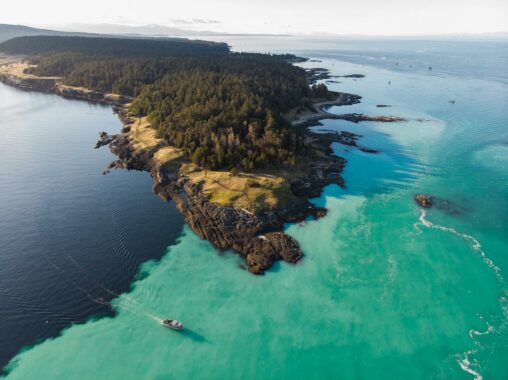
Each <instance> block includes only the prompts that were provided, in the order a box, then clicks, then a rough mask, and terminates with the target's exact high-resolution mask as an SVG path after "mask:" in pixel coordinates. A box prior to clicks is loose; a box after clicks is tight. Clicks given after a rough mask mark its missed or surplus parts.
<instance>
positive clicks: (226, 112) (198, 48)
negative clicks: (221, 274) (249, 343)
mask: <svg viewBox="0 0 508 380" xmlns="http://www.w3.org/2000/svg"><path fill="white" fill-rule="evenodd" d="M0 53H1V54H3V56H2V57H0V80H1V81H2V82H4V83H7V84H10V85H14V86H17V87H20V88H25V89H29V90H38V91H46V92H52V93H57V94H59V95H62V96H65V97H70V98H76V99H83V100H87V101H92V102H100V103H107V104H111V105H113V107H114V109H115V111H116V112H117V113H118V114H119V116H120V118H121V120H122V121H123V123H124V127H123V129H122V131H121V132H120V133H118V134H116V135H107V134H106V133H101V134H100V139H99V141H98V143H97V147H100V146H102V145H109V147H110V149H111V151H112V152H113V153H115V154H116V155H117V156H118V160H116V161H114V162H112V163H111V164H110V165H109V166H108V167H107V169H106V170H105V173H107V172H108V171H109V170H110V169H112V168H127V169H136V170H146V171H149V172H150V173H151V176H152V179H153V189H154V191H155V192H156V193H157V194H158V195H159V196H161V198H163V199H165V200H170V199H172V200H174V201H175V203H176V205H177V207H178V209H179V210H180V211H181V212H182V213H183V215H184V216H185V219H186V221H187V222H188V223H189V225H190V226H191V228H192V229H193V230H194V231H195V232H196V233H197V234H198V235H199V236H200V237H202V238H204V239H208V240H209V241H210V242H211V243H212V244H214V245H215V246H216V247H217V248H219V249H233V250H234V251H236V252H238V253H239V254H240V255H242V256H243V257H244V258H245V260H246V267H247V269H248V270H249V271H251V272H252V273H255V274H262V273H263V272H264V271H265V270H266V269H268V268H269V267H270V266H271V264H272V263H273V262H274V261H276V260H280V259H283V260H285V261H287V262H296V261H298V260H299V259H300V257H301V256H302V252H301V250H300V247H299V245H298V243H297V242H296V241H295V240H294V239H293V238H291V237H290V236H288V235H286V234H285V233H284V232H283V225H284V223H286V222H296V221H303V220H305V219H306V218H307V217H309V216H312V217H320V216H322V215H324V214H325V213H326V210H324V209H321V208H317V207H315V206H313V205H312V204H311V203H310V202H309V198H311V197H316V196H319V194H320V193H321V190H322V189H323V187H324V186H326V185H328V184H331V183H335V184H338V185H339V186H343V185H344V181H343V179H342V177H341V176H340V173H341V171H342V168H343V166H344V165H345V160H344V159H343V158H340V157H337V156H335V155H332V150H331V148H330V144H331V143H332V142H334V141H335V142H339V143H343V144H347V145H351V146H355V145H356V137H357V136H355V135H353V134H350V133H349V134H348V133H345V132H343V133H320V134H317V133H312V132H311V131H309V130H308V124H309V123H308V122H306V121H312V122H315V120H317V119H319V118H320V117H325V116H326V115H327V114H326V112H325V111H323V110H322V109H321V107H323V106H325V105H333V104H337V105H341V104H353V103H357V102H359V99H360V97H359V96H356V95H351V94H344V93H337V92H333V91H329V90H328V88H327V87H326V85H325V84H322V83H320V84H316V83H315V82H316V79H319V78H322V77H323V73H322V72H321V71H319V70H318V71H307V70H304V69H302V68H300V67H298V66H295V65H294V64H293V63H294V62H298V61H301V60H302V59H301V58H298V57H295V56H293V55H269V54H252V53H234V52H231V51H230V49H229V47H228V45H227V44H224V43H215V42H208V41H199V40H186V39H126V38H121V39H120V38H90V37H58V36H31V37H18V38H14V39H11V40H8V41H5V42H3V43H1V44H0ZM316 73H317V75H316ZM360 116H361V115H360ZM348 117H349V119H351V120H352V121H355V119H354V118H355V117H356V118H358V117H359V115H353V116H351V115H349V116H348V115H344V118H348ZM356 121H358V120H356ZM387 121H392V120H387Z"/></svg>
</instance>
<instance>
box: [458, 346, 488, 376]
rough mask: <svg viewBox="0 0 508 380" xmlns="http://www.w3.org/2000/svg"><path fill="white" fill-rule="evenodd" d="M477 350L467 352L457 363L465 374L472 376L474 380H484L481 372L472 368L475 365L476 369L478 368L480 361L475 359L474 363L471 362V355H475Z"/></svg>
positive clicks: (460, 356)
mask: <svg viewBox="0 0 508 380" xmlns="http://www.w3.org/2000/svg"><path fill="white" fill-rule="evenodd" d="M475 353H476V350H469V351H467V352H465V353H464V354H462V355H459V356H457V363H458V364H459V366H460V368H462V369H463V370H464V371H465V372H467V373H469V374H471V375H473V376H474V380H482V379H483V376H482V374H481V373H480V372H478V371H477V370H475V369H473V368H471V365H474V366H475V367H478V360H476V359H473V361H472V363H471V361H470V360H469V355H471V354H475Z"/></svg>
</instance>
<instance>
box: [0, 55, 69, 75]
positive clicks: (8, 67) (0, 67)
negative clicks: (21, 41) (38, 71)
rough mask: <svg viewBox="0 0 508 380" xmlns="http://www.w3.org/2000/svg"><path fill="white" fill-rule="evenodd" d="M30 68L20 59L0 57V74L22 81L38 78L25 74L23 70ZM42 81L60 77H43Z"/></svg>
mask: <svg viewBox="0 0 508 380" xmlns="http://www.w3.org/2000/svg"><path fill="white" fill-rule="evenodd" d="M29 67H31V66H30V65H29V64H28V63H27V62H25V61H23V58H22V57H17V56H0V74H7V75H14V76H16V77H18V78H22V79H30V78H40V77H37V76H35V75H32V74H25V72H24V71H25V69H28V68H29ZM43 78H44V79H60V77H43Z"/></svg>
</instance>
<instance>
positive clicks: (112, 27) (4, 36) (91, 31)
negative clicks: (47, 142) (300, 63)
mask: <svg viewBox="0 0 508 380" xmlns="http://www.w3.org/2000/svg"><path fill="white" fill-rule="evenodd" d="M57 29H58V30H57ZM35 35H46V36H89V37H97V36H104V35H106V36H116V37H119V36H122V37H206V36H290V35H288V34H242V33H221V32H213V31H208V30H199V31H198V30H188V29H183V28H177V27H172V26H165V25H158V24H150V25H138V26H133V25H120V24H85V23H79V24H70V25H67V26H62V27H58V28H57V27H55V28H54V29H40V28H34V27H29V26H24V25H9V24H0V42H2V41H6V40H8V39H11V38H14V37H21V36H35ZM295 36H297V35H295ZM300 37H324V38H346V39H351V40H354V39H378V38H380V39H404V40H408V39H409V40H421V39H450V40H453V39H508V33H506V32H499V33H482V34H446V35H422V36H371V35H359V34H351V35H334V34H323V33H321V34H308V35H304V36H303V35H301V36H300Z"/></svg>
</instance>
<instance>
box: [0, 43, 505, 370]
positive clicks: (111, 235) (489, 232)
mask: <svg viewBox="0 0 508 380" xmlns="http://www.w3.org/2000/svg"><path fill="white" fill-rule="evenodd" d="M229 42H230V43H232V45H233V46H234V47H236V48H237V49H240V50H257V51H267V50H270V51H292V52H296V53H301V54H304V55H306V56H310V57H312V58H314V59H319V60H321V62H319V63H317V62H308V63H305V64H304V65H306V66H310V65H319V66H324V67H328V68H329V69H330V70H331V71H332V73H334V74H337V75H344V74H351V73H362V74H365V75H366V77H365V78H363V79H358V80H355V79H348V78H336V80H337V81H339V82H341V83H329V85H330V87H332V88H333V89H337V90H342V91H348V92H352V93H357V94H360V95H362V96H363V99H362V103H361V104H358V105H354V106H350V107H343V108H338V107H334V108H332V109H330V111H331V112H365V113H369V114H393V115H398V116H404V117H406V118H407V119H408V121H407V122H402V123H387V124H380V123H360V124H353V123H349V122H346V121H338V120H324V121H323V123H322V125H321V126H317V127H315V129H316V130H317V131H319V130H322V129H328V130H329V129H335V130H349V131H352V132H355V133H358V134H361V135H362V138H361V139H360V141H359V143H360V144H362V145H364V146H366V147H369V148H375V149H378V150H379V153H377V154H368V153H363V152H361V151H359V150H356V149H351V148H349V147H348V148H346V147H343V146H340V145H336V146H334V147H333V148H334V150H335V152H336V153H337V154H340V155H343V156H344V157H346V158H347V160H348V166H347V167H346V170H345V172H344V175H345V178H346V182H347V188H346V189H340V188H338V187H336V186H329V187H327V188H326V190H325V191H324V193H323V194H322V196H321V197H320V198H318V199H315V203H316V204H319V205H324V206H326V207H327V208H328V209H329V210H330V212H329V214H328V215H327V216H326V217H325V218H322V219H320V220H318V221H312V222H306V223H302V224H296V225H288V226H287V231H288V233H290V234H291V235H292V236H294V237H295V238H296V239H297V240H298V241H299V242H300V244H301V245H302V247H303V249H304V251H305V257H304V259H303V260H302V261H301V263H299V264H298V265H296V266H292V265H287V264H284V263H282V264H278V265H276V266H275V267H274V268H273V269H272V270H271V271H269V272H268V273H267V275H266V276H264V277H256V276H252V275H250V274H249V273H247V272H246V271H244V270H242V269H241V268H240V265H239V264H240V262H241V261H240V259H239V258H238V257H237V256H235V255H233V254H229V253H225V254H217V252H216V251H215V250H214V249H213V247H212V246H211V245H210V244H209V243H207V242H206V241H201V240H200V239H198V238H197V237H196V236H195V234H193V233H192V231H190V230H189V229H188V228H187V227H185V228H184V230H183V232H182V233H180V226H181V219H180V218H178V217H177V216H176V215H175V213H174V209H173V208H172V206H171V205H165V204H163V203H161V202H160V201H159V200H158V199H157V198H156V197H155V196H153V195H152V194H151V193H150V190H149V182H148V181H147V176H146V175H143V174H142V173H121V172H117V173H113V176H111V177H109V176H108V177H100V176H98V173H99V172H100V170H101V169H102V167H103V166H104V162H106V161H108V159H110V157H109V154H108V153H107V152H106V151H104V152H97V151H91V150H90V146H92V145H93V143H94V136H95V134H96V132H97V131H98V130H100V129H108V127H106V126H102V124H101V123H103V124H104V125H107V126H109V128H111V129H113V130H114V129H116V128H118V122H117V121H115V119H114V117H113V116H111V114H110V111H109V110H107V109H96V108H89V106H87V105H84V104H81V103H74V102H72V103H71V102H67V101H64V100H59V99H57V98H55V97H48V96H46V95H40V96H39V95H37V96H36V95H32V94H26V93H19V92H16V91H14V90H11V89H6V88H5V87H0V90H1V91H3V92H1V93H0V96H2V95H3V97H4V98H7V99H15V101H14V104H12V105H10V106H8V107H7V108H6V109H7V110H9V111H8V112H9V113H11V114H12V115H11V116H10V118H11V122H9V123H7V122H6V121H3V124H2V129H1V133H2V136H7V138H6V137H4V138H3V139H2V142H1V143H2V144H3V145H5V147H4V148H3V149H2V153H1V154H2V168H1V170H2V176H1V177H0V178H1V183H0V184H1V186H2V197H5V199H6V202H3V203H2V207H4V208H5V211H4V210H2V216H1V217H2V218H3V219H2V220H1V223H2V226H1V227H2V235H1V236H2V242H3V241H5V242H6V243H5V244H3V252H5V253H3V254H2V258H1V260H5V261H7V262H8V263H9V266H10V269H9V270H8V271H7V270H4V265H2V267H1V269H0V270H1V271H2V272H1V276H2V277H1V279H0V280H1V281H5V280H4V278H6V279H9V278H10V281H6V283H5V284H4V282H2V284H3V285H2V289H3V290H2V297H9V295H12V296H11V298H12V299H13V301H10V302H11V304H10V305H11V306H9V307H8V308H2V312H3V313H5V312H6V311H7V312H8V313H10V312H11V310H14V306H12V305H16V304H19V305H24V304H23V302H24V301H23V302H22V301H21V300H24V299H26V298H27V297H28V296H30V297H32V298H31V299H28V301H29V302H30V303H28V305H32V304H35V302H34V299H33V296H32V294H33V293H34V292H35V293H36V294H37V295H38V297H35V300H44V299H45V297H48V298H49V299H52V300H53V303H52V304H51V303H45V304H44V305H41V307H46V309H42V308H41V309H39V308H37V307H38V306H33V305H32V306H29V307H28V306H26V307H27V308H28V311H24V313H25V314H27V315H29V316H30V318H32V319H33V318H34V317H32V315H35V311H36V310H47V312H51V313H54V314H57V313H56V312H55V310H61V311H62V313H63V312H64V311H65V312H68V310H73V309H72V307H70V306H69V305H72V304H75V305H76V306H75V308H76V309H77V310H79V308H80V307H83V306H81V305H83V304H84V302H85V301H86V302H87V304H88V305H90V306H88V307H89V308H97V311H102V312H103V313H105V312H106V311H107V310H108V308H107V305H106V306H95V305H97V304H96V303H95V304H94V302H89V301H87V298H86V297H85V296H84V294H83V293H82V292H80V291H79V289H78V288H76V287H74V286H73V283H76V284H77V285H79V287H81V288H84V289H88V288H89V287H91V288H92V289H95V290H96V291H98V292H99V294H101V292H100V291H102V294H104V293H106V294H109V293H108V292H106V291H105V290H104V289H105V288H107V289H110V287H113V286H115V281H113V278H115V277H116V276H120V275H118V273H124V274H123V275H122V276H124V277H126V278H132V275H133V274H132V273H134V272H136V268H137V265H131V260H132V258H133V257H136V264H137V263H138V262H140V261H141V260H146V259H148V258H150V257H151V255H152V256H153V257H158V256H160V251H158V250H160V248H161V246H162V245H164V243H165V242H166V241H167V240H172V239H174V237H175V236H176V235H177V234H178V235H179V238H178V240H177V241H176V242H174V243H172V244H170V245H169V246H168V247H167V250H166V254H165V255H164V256H163V257H162V258H161V260H160V261H149V262H147V263H145V264H144V265H143V266H142V269H141V271H140V272H138V276H139V278H138V280H137V281H135V282H134V283H133V284H132V289H131V290H130V291H129V292H126V293H124V294H122V295H121V296H120V297H119V298H117V299H116V300H114V301H113V303H114V310H116V313H117V314H116V315H115V316H110V317H106V318H100V319H97V318H95V319H93V320H89V321H88V322H87V323H85V324H79V325H75V326H72V327H70V328H67V329H66V330H65V331H64V332H63V333H62V334H61V336H59V337H57V338H55V339H46V340H44V341H42V342H40V343H38V344H35V345H32V346H30V347H28V348H27V349H25V350H24V351H23V352H20V353H19V354H18V355H17V356H16V357H15V358H14V359H13V360H12V361H11V362H10V364H9V365H8V367H7V369H8V370H9V371H10V372H9V375H8V376H7V378H9V379H41V378H44V379H74V378H76V379H83V378H84V379H116V378H123V379H139V378H147V379H167V378H171V379H211V378H222V379H238V378H245V379H330V378H340V379H373V378H376V379H379V378H381V379H384V378H386V379H393V378H400V379H409V378H411V379H429V378H435V379H472V378H476V379H480V378H485V379H505V378H507V377H508V366H507V365H506V363H505V362H506V357H508V325H507V321H508V307H507V290H508V286H507V283H506V281H507V280H506V279H505V278H506V276H508V274H507V273H508V256H507V254H508V229H507V226H508V129H507V128H506V126H507V125H508V111H507V109H508V107H506V105H507V104H508V87H507V85H506V83H507V81H506V77H505V76H506V62H507V61H506V58H507V56H506V44H502V43H499V42H495V45H493V46H490V47H489V46H487V45H485V44H484V43H480V42H474V43H473V42H468V43H464V44H463V45H460V44H459V45H457V44H456V43H455V42H454V43H453V44H451V45H450V46H451V47H450V48H449V49H448V48H446V46H443V44H442V42H439V43H436V44H432V43H430V42H426V44H427V45H426V48H425V49H426V50H425V49H423V53H421V52H418V51H419V50H422V47H421V46H419V45H418V44H415V45H411V44H409V45H404V44H397V45H393V44H392V45H390V44H389V43H387V44H386V45H385V46H384V47H383V46H379V44H378V42H375V43H373V44H372V45H368V44H363V45H361V46H357V47H356V50H357V54H355V55H356V56H357V57H356V58H355V59H354V62H353V59H348V58H344V56H345V55H348V54H349V55H350V52H349V51H346V50H347V47H344V46H343V45H341V44H343V43H344V42H343V41H335V42H334V41H331V40H329V39H327V40H324V41H321V42H319V41H318V42H316V41H310V42H309V40H304V41H300V42H298V41H295V40H294V39H292V40H281V39H278V40H275V41H274V40H273V39H261V40H259V39H258V40H241V41H239V40H232V41H229ZM475 43H476V44H480V45H474V44H475ZM299 44H300V45H299ZM471 44H473V45H471ZM496 44H497V45H496ZM417 45H418V46H417ZM298 46H300V48H299V47H298ZM348 46H351V45H348ZM404 46H405V47H404ZM471 49H473V50H474V51H482V52H483V54H481V55H476V56H474V55H471V53H470V52H471ZM475 49H476V50H475ZM373 50H384V51H386V54H385V55H383V56H382V57H385V59H382V57H381V58H379V57H377V56H376V55H375V54H373V53H372V51H373ZM429 51H430V53H429ZM447 51H449V52H451V53H450V54H449V55H446V52H447ZM457 52H459V53H460V54H458V56H459V57H469V60H470V61H471V60H473V61H475V62H474V64H471V63H470V62H468V63H464V62H463V59H457V58H455V59H454V58H453V56H452V55H454V54H455V53H457ZM452 53H453V54H452ZM422 54H423V55H424V56H425V60H424V59H422ZM373 57H374V59H372V58H373ZM427 60H428V61H429V62H427ZM344 61H349V62H344ZM396 62H399V65H397V64H396ZM401 62H404V67H401V65H402V64H401ZM495 62H497V63H495ZM429 64H430V65H432V66H433V68H434V67H436V68H435V69H433V70H432V71H429V70H428V68H426V69H424V67H425V66H428V65H429ZM406 65H407V66H406ZM409 65H412V66H413V68H414V70H410V68H409ZM417 66H418V68H417ZM468 66H470V67H475V69H474V70H473V69H470V70H468V69H467V67H468ZM487 69H488V70H487ZM487 71H488V75H486V74H485V73H486V72H487ZM4 94H6V95H4ZM33 97H36V98H37V99H39V100H38V101H40V102H42V104H45V103H44V102H49V103H51V104H53V105H52V106H53V107H55V108H54V109H53V110H52V111H51V108H48V107H46V106H40V108H42V109H43V111H37V109H34V110H30V108H27V107H25V106H24V105H19V101H18V100H17V99H25V98H26V99H32V101H33ZM48 98H49V99H50V100H46V99H48ZM451 99H454V100H455V104H452V103H450V102H449V100H451ZM16 104H18V106H17V107H18V108H16ZM378 104H387V105H391V106H392V107H390V108H378V107H376V105H378ZM16 109H18V112H19V114H17V115H16V114H15V112H16V111H15V110H16ZM27 109H28V110H27ZM4 112H5V111H2V113H3V114H4ZM37 112H43V114H42V115H41V114H38V113H37ZM68 113H69V115H67V114H68ZM85 114H88V115H87V117H86V118H85V117H76V116H79V115H81V116H83V115H85ZM66 115H67V116H66ZM44 117H45V118H47V120H50V122H44V123H43V122H41V120H44ZM31 118H32V119H33V122H32V123H31V124H30V127H25V129H24V128H22V126H23V125H24V124H23V123H25V122H26V120H27V119H31ZM4 120H5V119H4ZM51 121H53V122H51ZM73 123H74V124H73ZM99 124H101V126H100V127H99V126H98V125H99ZM14 126H18V127H17V128H14ZM20 126H21V127H20ZM67 128H73V129H67ZM89 132H90V133H89ZM34 133H36V135H34ZM63 133H66V134H63ZM79 134H82V136H84V135H87V136H88V135H89V136H90V138H89V141H88V140H87V141H84V140H86V139H85V138H84V137H76V136H77V135H79ZM35 136H37V138H35ZM41 141H47V143H49V144H51V145H52V146H54V147H57V146H58V147H60V148H59V149H65V152H63V151H62V152H60V153H56V152H55V153H51V152H49V151H48V149H47V144H46V143H45V144H44V145H42V143H41ZM57 142H59V143H57ZM38 144H40V148H38V149H37V148H36V147H37V145H38ZM43 148H44V149H43ZM9 149H10V150H9ZM5 150H7V151H10V152H11V154H5ZM81 150H83V152H85V151H86V153H83V155H82V156H79V157H80V158H79V159H75V160H69V158H68V157H69V156H70V153H69V152H73V153H74V154H77V152H80V151H81ZM53 154H54V156H53ZM48 155H49V156H48ZM22 157H24V158H23V159H21V158H22ZM64 157H65V158H64ZM4 162H8V163H9V164H4ZM80 165H81V166H80ZM62 166H63V167H64V168H66V167H67V166H70V169H68V170H64V171H65V173H68V174H67V176H65V177H63V176H62V175H61V174H59V173H61V170H62ZM48 167H53V171H52V172H50V174H51V178H49V175H50V174H48V175H47V177H44V176H42V179H40V177H39V176H41V175H42V174H40V172H41V171H44V170H47V169H45V168H48ZM76 167H84V168H87V169H86V170H85V169H81V171H80V170H76ZM62 178H65V179H62ZM38 179H39V182H38V188H36V186H35V185H34V186H30V185H32V184H33V183H34V181H37V180H38ZM62 183H64V184H65V183H67V185H65V186H64V185H63V184H62ZM4 189H5V190H4ZM64 189H67V190H68V189H74V191H64ZM101 189H102V190H101ZM98 192H99V194H98ZM418 192H427V193H430V194H433V195H435V196H436V199H437V200H438V206H439V207H436V208H434V209H432V210H429V211H427V212H426V213H424V212H422V211H421V210H420V209H419V208H418V207H417V206H416V205H415V204H414V202H413V200H412V198H413V196H414V195H415V194H416V193H418ZM67 197H68V198H67ZM66 199H67V201H66ZM134 200H136V201H137V202H138V203H134V204H133V202H135V201H134ZM5 215H7V216H5ZM164 220H167V221H166V222H164ZM37 221H39V223H38V224H36V225H37V226H38V227H37V228H36V227H33V228H32V226H33V224H34V223H36V222H37ZM50 221H51V223H50ZM119 225H120V227H119ZM6 228H7V231H9V232H5V230H6ZM76 230H77V231H78V232H79V233H78V232H77V231H76ZM76 236H77V238H76ZM118 236H122V237H118ZM122 239H127V242H128V243H126V242H125V240H122ZM164 239H166V240H164ZM46 240H48V241H46ZM147 241H148V243H147ZM89 245H92V247H95V249H89V250H87V247H89ZM25 246H26V247H27V248H23V247H25ZM60 246H61V247H62V248H59V247H60ZM124 246H127V247H128V248H122V247H124ZM6 247H7V248H8V249H5V248H6ZM99 247H102V249H100V248H99ZM105 247H107V248H105ZM114 247H116V248H114ZM68 252H70V255H72V257H73V258H74V259H75V261H77V262H78V264H80V266H84V270H80V269H79V268H78V267H77V266H76V265H74V263H73V260H70V259H69V257H68ZM45 256H47V258H48V260H46V259H44V257H45ZM75 256H78V257H77V258H76V257H75ZM34 257H39V258H38V259H37V261H35V259H34ZM41 258H42V259H41ZM115 260H116V261H115ZM51 263H55V264H56V265H57V266H59V265H63V263H65V265H66V268H71V269H69V270H70V273H67V274H66V275H65V276H64V275H63V274H62V273H61V272H60V271H58V270H57V269H55V268H53V267H52V265H50V264H51ZM83 264H85V265H86V266H85V265H83ZM32 266H33V269H30V268H31V267H32ZM25 273H26V274H25ZM44 273H45V275H44V276H43V274H44ZM37 276H41V278H39V279H37V278H38V277H37ZM90 276H94V277H97V276H101V277H100V278H99V279H98V281H95V282H93V281H92V280H90V281H89V282H85V283H84V284H82V281H88V280H86V279H87V278H89V277H90ZM127 282H128V281H125V282H123V281H120V283H122V284H124V285H123V286H124V288H123V289H119V290H124V289H125V287H126V286H127V285H125V284H126V283H127ZM31 283H32V285H31V286H30V284H31ZM93 284H96V285H95V288H93ZM23 286H25V287H26V288H24V289H25V291H24V293H21V291H19V290H16V289H17V288H16V287H23ZM35 289H37V290H35ZM57 289H63V290H60V291H61V292H63V293H64V294H67V295H66V297H61V299H60V300H59V299H58V297H53V296H51V297H50V296H49V294H51V295H53V294H54V293H58V291H57ZM4 293H5V296H4ZM99 294H97V295H96V294H95V293H94V294H93V297H92V298H93V299H96V297H97V296H99V297H100V295H99ZM20 295H23V297H25V298H19V297H21V296H20ZM102 297H104V295H102ZM6 299H7V298H6ZM59 301H60V302H59ZM35 305H38V304H35ZM58 307H60V309H58ZM20 308H21V306H20ZM30 308H31V309H30ZM31 310H33V311H31ZM22 312H23V311H22ZM84 314H85V313H83V315H84ZM17 315H18V317H15V316H12V317H11V318H9V316H8V315H7V316H6V317H5V320H7V321H9V320H12V321H16V320H19V319H20V317H21V316H22V314H20V313H18V314H17ZM71 315H73V314H72V313H71ZM64 317H67V314H66V315H62V317H61V318H64ZM162 317H172V318H178V319H180V320H182V321H183V322H184V323H185V324H186V326H187V327H188V329H187V330H186V331H184V332H183V333H175V332H174V331H168V330H165V329H163V328H162V327H161V326H160V324H159V321H160V318H162ZM3 318H4V317H3ZM62 323H63V322H62ZM11 324H12V326H14V322H11ZM44 326H45V325H43V324H40V325H39V326H38V328H35V327H34V331H42V328H43V327H44ZM7 331H9V334H10V335H7V336H9V337H10V338H9V339H10V340H9V341H6V340H5V339H2V344H4V345H5V346H6V347H11V342H15V334H12V333H10V331H11V330H6V332H5V334H7ZM55 331H57V329H56V330H55ZM3 334H4V331H3V330H2V338H3V336H4V335H3ZM30 340H31V341H33V338H31V339H27V341H30ZM4 342H5V343H4ZM12 344H13V345H14V343H12Z"/></svg>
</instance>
